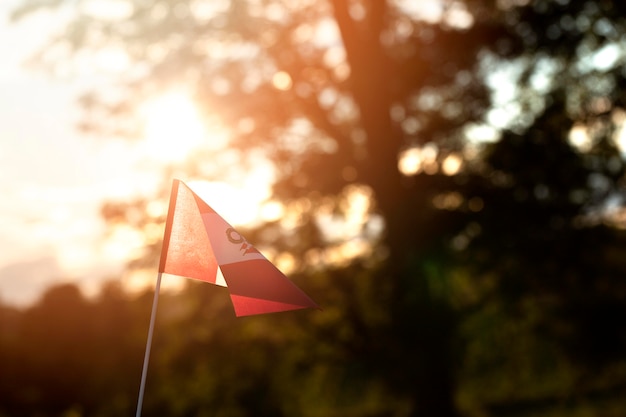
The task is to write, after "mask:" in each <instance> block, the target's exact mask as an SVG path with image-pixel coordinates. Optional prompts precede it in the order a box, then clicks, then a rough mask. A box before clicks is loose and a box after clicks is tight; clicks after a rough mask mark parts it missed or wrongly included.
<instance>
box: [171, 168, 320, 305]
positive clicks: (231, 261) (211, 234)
mask: <svg viewBox="0 0 626 417" xmlns="http://www.w3.org/2000/svg"><path fill="white" fill-rule="evenodd" d="M159 272H163V273H167V274H172V275H179V276H183V277H187V278H193V279H198V280H201V281H206V282H210V283H212V284H215V285H221V286H224V287H228V290H229V292H230V298H231V300H232V303H233V306H234V308H235V314H236V315H237V316H238V317H241V316H250V315H254V314H263V313H273V312H279V311H288V310H299V309H303V308H319V307H318V305H317V304H316V303H315V302H314V301H313V300H311V299H310V298H309V296H307V295H306V294H305V293H304V292H303V291H302V290H301V289H300V288H298V287H297V286H296V285H295V284H294V283H292V282H291V281H290V280H289V279H288V278H287V277H286V276H285V275H284V274H283V273H282V272H280V271H279V270H278V268H276V267H275V266H274V265H273V264H272V263H271V262H270V261H268V260H267V259H266V258H265V257H264V256H263V255H262V254H261V253H260V252H259V251H258V250H257V249H256V248H255V247H254V246H252V245H251V244H250V243H248V241H247V240H246V239H245V238H244V237H243V236H241V235H240V234H239V233H238V232H237V231H236V230H235V229H234V228H233V227H232V226H231V225H230V224H228V223H227V222H226V221H225V220H224V219H223V218H222V217H221V216H220V215H219V214H217V213H216V212H215V211H214V210H213V209H212V208H211V207H210V206H209V205H208V204H207V203H205V202H204V201H203V200H202V199H201V198H200V197H198V196H197V195H196V194H195V193H194V192H193V191H191V189H190V188H189V187H187V185H186V184H185V183H183V182H182V181H180V180H174V183H173V184H172V194H171V197H170V206H169V211H168V214H167V222H166V224H165V236H164V239H163V249H162V251H161V262H160V264H159Z"/></svg>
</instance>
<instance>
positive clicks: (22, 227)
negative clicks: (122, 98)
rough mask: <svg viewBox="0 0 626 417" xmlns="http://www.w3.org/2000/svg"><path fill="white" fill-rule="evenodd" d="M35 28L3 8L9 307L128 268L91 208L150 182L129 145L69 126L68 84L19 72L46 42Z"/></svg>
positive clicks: (0, 288) (75, 113) (2, 252)
mask: <svg viewBox="0 0 626 417" xmlns="http://www.w3.org/2000/svg"><path fill="white" fill-rule="evenodd" d="M42 18H43V19H45V17H43V16H42ZM41 23H42V22H41V19H34V20H27V21H25V22H24V23H21V24H18V25H13V24H11V23H10V22H9V21H8V7H7V5H6V4H5V6H4V7H2V6H0V55H1V56H2V60H1V61H0V90H1V91H2V94H0V124H1V125H2V129H0V191H1V193H2V199H0V300H1V301H2V302H3V303H7V304H13V305H25V304H28V303H31V302H33V301H36V300H37V298H38V297H39V296H40V295H41V293H42V291H43V290H45V288H46V287H47V286H49V285H50V284H52V283H54V282H58V281H59V280H65V281H80V282H81V285H82V286H83V287H84V289H85V291H86V292H89V291H91V292H93V291H95V289H96V288H97V287H98V285H99V283H100V282H101V281H102V280H103V279H105V278H107V277H110V276H111V275H112V274H115V273H118V272H119V271H120V270H121V269H122V267H123V265H124V261H125V260H124V259H123V257H122V256H120V254H119V253H116V252H115V251H111V250H107V247H106V245H105V242H104V241H103V239H102V237H103V236H104V232H105V225H104V223H103V222H102V220H101V219H100V218H99V215H98V210H99V207H100V204H101V203H102V202H103V201H104V200H106V199H110V198H125V197H127V196H129V195H130V194H131V193H132V192H134V191H136V190H138V189H141V187H146V186H145V180H146V179H147V177H149V173H147V172H141V171H138V170H137V169H136V166H137V165H138V159H139V156H140V155H138V154H137V152H135V151H134V149H133V147H131V146H130V145H129V144H126V143H124V142H122V141H121V140H120V141H101V140H98V139H96V138H86V137H83V136H81V135H80V134H79V132H78V131H77V130H76V129H75V128H74V126H75V124H76V122H77V120H78V118H79V116H80V113H79V110H78V108H77V107H76V105H75V99H76V88H75V87H76V86H75V85H74V84H73V82H72V81H70V80H61V79H54V78H53V77H51V76H50V75H49V74H46V73H44V72H43V71H41V72H40V71H36V70H34V69H27V68H26V66H25V65H24V62H25V61H26V59H27V58H28V57H29V56H30V54H32V53H33V52H34V51H35V49H36V48H37V47H38V46H39V45H41V44H42V43H43V42H45V41H46V39H45V37H42V33H43V32H42V31H41V30H38V29H37V27H39V25H40V24H41ZM145 191H149V190H147V189H146V190H145Z"/></svg>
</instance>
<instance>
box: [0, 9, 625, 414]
mask: <svg viewBox="0 0 626 417" xmlns="http://www.w3.org/2000/svg"><path fill="white" fill-rule="evenodd" d="M94 4H96V5H97V4H98V2H90V1H79V2H65V1H63V0H53V1H41V0H31V1H28V2H25V3H24V5H23V6H21V7H19V8H18V9H17V10H16V11H15V14H14V17H15V18H21V17H23V16H27V15H28V14H29V13H32V12H33V10H36V9H39V8H42V7H56V8H65V9H68V10H71V16H72V17H71V18H70V20H69V22H68V24H67V26H66V27H65V28H64V29H65V32H64V33H63V34H62V36H59V37H58V38H56V39H55V40H54V41H53V42H52V43H51V45H49V46H48V47H47V48H46V49H44V50H43V51H42V53H41V54H40V55H39V57H38V59H39V62H40V63H42V64H44V65H48V66H49V67H50V68H52V69H53V70H55V69H56V70H58V67H59V65H63V66H67V65H68V64H67V63H68V62H73V60H76V59H78V58H79V57H84V56H89V54H91V53H96V52H97V51H99V50H103V49H106V48H121V50H123V51H124V53H125V54H126V56H127V58H128V65H127V67H126V68H125V70H124V71H123V72H122V73H119V74H117V76H116V77H115V78H114V79H113V81H112V82H113V84H112V85H113V87H114V88H113V87H111V88H98V86H94V87H95V88H94V89H93V91H88V92H86V93H85V95H84V96H83V97H82V98H81V101H80V102H81V104H82V105H83V107H84V109H85V118H84V122H83V124H82V128H83V129H85V130H86V131H95V132H107V133H111V132H113V133H115V134H124V135H128V136H129V137H133V136H134V135H136V134H137V131H136V125H135V123H134V122H133V120H134V119H133V116H134V108H135V106H136V105H137V103H139V102H141V100H142V99H144V98H145V97H147V96H149V95H151V94H154V92H155V91H160V90H163V89H167V88H168V87H169V86H172V85H181V84H182V85H185V86H187V87H188V88H189V91H192V92H193V94H194V98H195V99H196V100H197V102H198V103H199V104H200V105H201V107H202V109H203V111H204V114H205V115H206V118H207V120H218V121H219V123H220V124H221V125H222V126H224V127H225V128H226V129H227V130H228V132H229V142H228V146H227V148H225V149H221V150H219V151H215V150H214V149H207V150H205V151H199V152H197V153H195V154H194V155H193V156H192V157H191V158H190V160H189V161H186V162H185V165H184V167H176V168H174V169H173V170H174V172H179V173H180V172H184V173H185V176H187V177H196V178H202V179H216V178H225V177H227V176H228V175H237V172H240V171H238V170H241V169H245V167H247V166H250V165H252V164H254V163H255V162H256V161H258V160H259V158H260V159H262V160H267V161H270V162H271V163H272V166H273V169H274V172H275V174H276V181H275V184H274V187H273V198H274V199H275V200H276V201H278V202H280V203H281V204H283V205H284V207H285V213H287V214H288V215H286V216H284V217H283V218H281V219H278V220H276V221H272V222H268V223H266V224H262V225H258V226H256V227H254V228H251V230H250V231H249V235H248V239H249V240H250V241H253V242H259V246H261V247H262V246H264V245H265V246H270V245H271V246H272V247H273V248H274V250H275V251H277V252H279V253H285V254H289V255H290V256H291V258H290V259H293V263H294V265H295V266H294V268H293V273H292V276H293V278H294V280H298V283H299V285H302V287H303V288H305V290H307V292H309V293H311V294H312V295H313V298H315V299H316V300H317V301H319V302H320V304H321V305H322V306H323V307H324V311H323V312H321V313H319V314H317V313H316V314H311V315H300V314H297V315H295V316H294V317H292V318H283V317H281V318H275V317H272V318H271V319H270V318H263V319H259V321H255V322H245V323H242V324H233V322H232V321H230V320H228V319H224V317H222V315H221V314H220V315H219V318H218V313H221V312H222V311H223V304H219V302H217V301H215V300H214V299H213V298H211V300H210V303H211V305H210V306H208V305H207V304H206V302H207V300H204V299H201V298H202V297H205V293H204V292H202V291H201V292H199V293H196V292H197V291H199V290H198V287H197V286H190V288H192V289H193V290H190V291H189V292H186V293H185V294H184V297H183V296H182V295H181V299H182V298H184V300H185V301H184V304H183V305H182V306H180V307H178V308H179V309H182V310H184V312H183V313H181V312H180V311H177V308H176V307H175V306H174V305H172V306H171V311H169V314H170V315H171V321H170V322H169V323H168V324H167V325H165V327H164V328H163V329H162V330H161V333H160V337H161V338H162V340H161V341H160V343H162V344H163V346H162V347H161V348H162V349H163V351H162V352H163V353H162V354H161V355H162V356H160V358H159V359H158V360H157V365H156V368H155V369H156V371H155V372H156V374H157V376H156V377H155V378H156V379H157V380H158V381H160V382H161V384H159V385H158V386H157V384H156V383H154V385H153V387H154V389H155V390H156V391H157V393H156V394H153V395H154V397H153V398H155V400H153V403H152V405H150V404H148V408H147V409H146V412H147V413H154V415H158V414H159V411H162V410H167V411H168V412H167V413H168V414H170V415H180V416H183V415H224V416H239V415H255V416H258V415H263V414H266V415H303V416H307V415H310V416H316V415H324V416H332V415H342V416H346V415H348V416H350V415H353V416H377V415H397V416H418V415H419V416H442V417H443V416H458V415H468V416H470V415H476V416H479V415H498V416H501V415H546V416H547V415H561V414H565V413H567V414H574V415H577V414H580V415H586V414H602V415H607V416H609V415H620V413H621V412H622V409H621V408H620V405H619V401H620V398H622V397H623V395H624V391H625V389H626V388H625V387H626V385H625V384H626V361H625V359H626V358H625V357H624V354H623V352H624V351H625V350H624V349H625V348H626V339H625V337H626V328H625V327H624V324H623V323H621V322H620V320H619V317H622V316H623V314H624V313H626V311H625V310H626V302H625V301H626V300H625V299H624V297H625V295H626V285H624V282H623V281H624V277H625V272H626V261H625V259H626V258H624V256H623V254H622V251H623V249H622V245H623V241H624V238H625V235H624V231H623V230H624V222H623V209H622V203H623V199H624V193H623V178H624V157H623V146H624V134H623V127H624V121H625V120H626V110H625V106H626V103H624V99H625V98H626V94H625V91H626V89H625V88H624V87H625V82H626V73H625V72H624V69H623V68H625V67H624V63H625V54H624V39H625V37H624V36H625V33H626V31H625V28H626V26H625V25H626V17H624V16H626V4H623V3H622V2H619V1H608V0H597V1H591V0H585V1H581V0H537V1H532V2H531V1H525V0H499V1H490V0H465V1H461V0H439V1H437V0H433V1H424V2H409V1H401V0H396V1H392V0H388V1H374V0H370V1H366V0H327V1H319V0H318V1H307V0H301V1H295V0H256V1H255V0H248V1H243V0H242V1H215V0H214V1H201V0H192V1H187V0H181V1H177V0H164V1H160V2H146V1H142V0H132V1H131V0H119V1H116V2H113V4H115V7H116V8H115V10H116V13H114V14H113V16H108V17H107V18H104V16H103V15H102V13H101V12H98V9H97V7H95V6H94ZM70 67H71V65H70ZM176 140H177V139H176V138H172V141H176ZM207 141H210V138H207ZM233 161H234V162H233ZM169 174H171V173H168V175H169ZM165 183H166V184H167V185H169V180H168V181H165ZM164 196H165V190H164ZM145 204H146V202H145V201H139V202H132V203H129V202H121V203H120V202H112V203H111V204H108V205H106V206H105V207H104V208H103V215H104V216H105V217H106V218H108V220H109V221H111V222H116V221H124V222H131V223H133V225H134V226H135V227H138V228H142V227H144V226H145V225H146V224H154V223H157V224H160V223H159V222H162V221H163V218H162V217H156V218H150V213H148V212H147V211H146V210H145ZM359 204H360V205H361V206H359ZM355 207H356V208H355ZM359 207H361V208H360V209H359ZM363 207H365V208H363ZM355 210H357V211H358V210H361V211H360V214H361V216H360V217H359V216H356V217H355V216H354V212H355ZM131 212H135V213H137V212H138V213H140V216H134V215H129V213H131ZM329 219H330V220H333V221H332V222H330V221H329ZM341 222H343V224H349V223H350V222H352V226H354V227H352V228H351V229H349V230H350V233H344V234H341V233H336V234H333V233H331V231H332V230H329V228H328V227H327V226H326V225H327V224H328V223H330V224H332V225H334V226H335V227H336V228H339V226H338V225H339V224H342V223H341ZM158 247H159V244H158V242H155V243H154V245H153V246H152V247H150V248H148V250H147V251H146V254H145V257H144V258H142V259H139V260H138V261H137V262H138V264H141V263H142V262H143V263H144V264H150V262H154V260H155V259H156V256H158V253H159V252H158ZM153 265H156V263H153ZM65 296H66V297H70V294H69V293H68V294H65ZM72 297H73V296H72ZM207 297H208V296H207ZM53 298H54V297H50V299H48V298H44V300H42V303H43V306H45V305H46V302H48V301H49V302H53V301H54V300H53ZM70 298H71V297H70ZM73 299H74V300H75V297H74V298H73ZM214 303H217V304H214ZM79 304H80V303H78V304H76V306H75V307H76V308H77V309H80V308H83V307H84V306H81V305H79ZM72 305H74V304H72ZM127 307H128V306H127ZM37 308H39V307H34V308H33V311H32V312H29V313H27V315H28V314H35V313H36V309H37ZM42 308H43V307H42ZM128 308H130V307H128ZM59 311H61V310H59ZM59 314H61V313H59ZM24 320H26V318H25V319H24ZM203 320H204V321H205V322H203ZM206 320H210V321H208V322H207V321H206ZM274 320H276V321H274ZM77 326H79V325H78V324H77ZM228 326H234V327H235V328H236V329H237V331H238V332H241V334H240V335H233V334H231V333H230V332H229V329H228ZM107 331H108V332H112V333H113V334H116V330H114V329H110V328H108V329H107ZM118 331H119V332H120V333H119V335H123V334H124V333H123V331H122V330H118ZM166 332H170V333H169V334H170V336H167V335H166ZM109 334H111V333H109ZM68 337H70V336H68ZM85 337H87V336H85ZM111 337H118V336H115V335H112V336H111ZM234 346H237V348H238V349H241V350H238V351H236V352H234V354H233V356H238V357H239V356H240V354H241V355H242V356H243V354H242V352H243V349H244V347H245V356H246V359H244V360H241V361H240V360H239V358H237V359H238V360H234V361H226V360H225V359H224V358H225V357H228V356H229V351H230V349H232V348H233V347H234ZM125 360H126V359H125ZM42 366H43V365H42ZM41 369H44V368H41ZM215 370H218V371H219V378H218V375H217V373H216V371H215ZM42 372H43V371H42ZM102 381H105V379H102ZM102 381H101V382H102ZM224 381H228V382H232V383H229V384H228V385H226V384H225V382H224ZM216 410H218V411H216ZM0 412H2V410H1V409H0ZM7 412H9V411H7ZM50 415H52V414H50ZM102 415H106V414H102Z"/></svg>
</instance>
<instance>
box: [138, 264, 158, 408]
mask: <svg viewBox="0 0 626 417" xmlns="http://www.w3.org/2000/svg"><path fill="white" fill-rule="evenodd" d="M161 275H162V273H161V272H159V275H158V276H157V282H156V287H155V289H154V300H153V301H152V313H150V327H149V328H148V341H147V342H146V353H145V355H144V357H143V370H142V371H141V385H140V386H139V400H138V401H137V414H136V415H135V416H136V417H140V416H141V407H142V405H143V393H144V391H145V389H146V376H147V375H148V362H149V360H150V348H151V347H152V334H153V333H154V322H155V321H156V311H157V304H158V303H159V290H160V289H161Z"/></svg>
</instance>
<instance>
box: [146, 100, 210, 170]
mask: <svg viewBox="0 0 626 417" xmlns="http://www.w3.org/2000/svg"><path fill="white" fill-rule="evenodd" d="M140 114H141V116H142V118H143V120H144V123H145V129H144V143H143V146H144V147H145V154H146V155H148V156H149V157H151V158H153V159H155V160H158V161H161V162H180V161H181V160H183V159H184V158H185V157H186V156H188V155H189V153H190V152H191V151H192V150H193V149H194V148H196V147H197V146H198V145H200V144H201V143H202V141H203V139H204V138H205V137H206V135H207V132H206V128H205V126H204V123H203V122H202V119H201V117H200V114H199V112H198V109H197V107H196V105H195V103H194V102H193V101H192V100H191V98H190V97H189V96H188V95H186V94H184V93H182V92H171V93H167V94H165V95H162V96H159V97H157V98H155V99H153V100H150V101H148V102H146V103H145V104H144V106H142V108H141V110H140Z"/></svg>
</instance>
